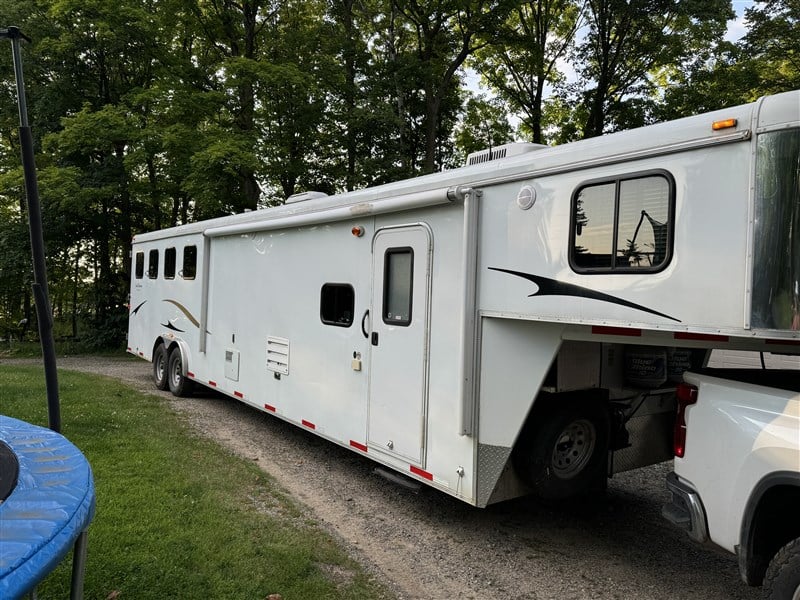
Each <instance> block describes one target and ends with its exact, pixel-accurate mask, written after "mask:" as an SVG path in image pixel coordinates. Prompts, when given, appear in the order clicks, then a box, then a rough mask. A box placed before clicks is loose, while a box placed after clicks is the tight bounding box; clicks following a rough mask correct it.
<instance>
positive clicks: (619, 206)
mask: <svg viewBox="0 0 800 600" xmlns="http://www.w3.org/2000/svg"><path fill="white" fill-rule="evenodd" d="M674 198H675V185H674V182H673V179H672V176H671V175H670V174H669V173H667V172H666V171H657V172H649V173H641V174H634V175H626V176H623V177H617V178H615V179H612V180H608V179H606V180H603V181H595V182H589V183H586V184H584V185H582V186H581V187H579V188H578V189H577V191H576V192H575V194H574V195H573V201H572V227H571V235H570V238H571V242H570V246H571V247H570V256H569V259H570V265H571V266H572V268H573V269H574V270H575V271H578V272H582V273H609V272H614V273H641V272H655V271H660V270H662V269H663V268H664V267H666V266H667V263H668V262H669V260H670V258H671V255H672V221H673V218H672V215H673V210H674V208H673V207H674V204H675V203H674Z"/></svg>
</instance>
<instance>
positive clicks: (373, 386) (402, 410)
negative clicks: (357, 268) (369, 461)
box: [368, 224, 432, 465]
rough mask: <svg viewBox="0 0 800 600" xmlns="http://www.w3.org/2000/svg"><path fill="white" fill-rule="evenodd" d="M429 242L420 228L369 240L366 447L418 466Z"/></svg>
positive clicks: (382, 231) (424, 379) (425, 377)
mask: <svg viewBox="0 0 800 600" xmlns="http://www.w3.org/2000/svg"><path fill="white" fill-rule="evenodd" d="M431 238H432V236H431V232H430V229H429V228H428V227H427V226H425V225H422V224H416V225H410V226H402V227H386V228H382V229H380V230H378V231H377V232H376V234H375V238H374V240H373V253H372V256H373V262H372V276H373V285H372V303H371V322H372V327H371V329H372V331H371V333H370V343H371V345H372V355H371V373H370V396H369V432H368V433H369V444H370V448H374V449H376V450H378V449H379V450H381V451H383V452H388V453H390V454H393V455H397V456H400V457H403V458H405V459H407V460H409V461H410V462H412V463H416V464H420V465H421V464H422V463H423V461H424V457H425V452H424V451H425V447H424V446H425V423H426V418H425V416H426V406H427V389H428V317H429V305H430V289H431V285H430V275H431V250H432V239H431Z"/></svg>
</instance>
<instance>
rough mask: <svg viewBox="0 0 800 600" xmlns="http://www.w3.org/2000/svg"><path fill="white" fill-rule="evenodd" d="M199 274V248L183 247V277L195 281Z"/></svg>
mask: <svg viewBox="0 0 800 600" xmlns="http://www.w3.org/2000/svg"><path fill="white" fill-rule="evenodd" d="M196 274H197V246H184V247H183V271H181V277H183V278H184V279H194V278H195V275H196Z"/></svg>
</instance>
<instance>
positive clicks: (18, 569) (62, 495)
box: [0, 415, 95, 600]
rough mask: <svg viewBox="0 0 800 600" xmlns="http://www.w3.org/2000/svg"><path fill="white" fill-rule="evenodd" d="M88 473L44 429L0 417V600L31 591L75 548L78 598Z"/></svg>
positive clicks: (90, 485) (88, 512)
mask: <svg viewBox="0 0 800 600" xmlns="http://www.w3.org/2000/svg"><path fill="white" fill-rule="evenodd" d="M94 511H95V493H94V479H93V477H92V469H91V467H90V466H89V463H88V462H87V460H86V458H85V457H84V456H83V454H82V453H81V451H80V450H78V449H77V448H76V447H75V446H74V445H73V444H72V443H70V442H69V441H68V440H67V439H66V438H65V437H64V436H62V435H61V434H59V433H56V432H54V431H51V430H50V429H45V428H43V427H37V426H36V425H31V424H30V423H26V422H24V421H19V420H17V419H12V418H11V417H6V416H3V415H0V598H3V599H4V600H5V599H9V600H10V599H12V598H20V597H23V596H25V594H27V593H29V592H31V591H32V590H34V589H35V587H36V585H37V584H38V583H39V582H40V581H42V580H43V579H44V578H45V577H46V576H47V574H48V573H50V572H51V571H52V570H53V569H55V567H56V566H57V565H58V564H59V563H60V562H61V560H62V559H63V558H64V557H65V556H66V555H67V553H68V552H69V550H70V549H72V548H73V547H74V548H75V553H74V558H73V570H72V577H73V579H72V597H73V598H75V597H81V596H82V593H83V591H82V590H83V570H84V564H85V557H86V529H87V527H88V526H89V523H91V521H92V518H93V517H94Z"/></svg>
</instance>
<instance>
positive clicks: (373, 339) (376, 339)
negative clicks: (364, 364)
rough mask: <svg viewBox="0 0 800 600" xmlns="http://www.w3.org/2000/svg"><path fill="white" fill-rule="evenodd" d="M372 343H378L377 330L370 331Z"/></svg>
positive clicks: (375, 344)
mask: <svg viewBox="0 0 800 600" xmlns="http://www.w3.org/2000/svg"><path fill="white" fill-rule="evenodd" d="M372 345H373V346H377V345H378V332H377V331H373V332H372Z"/></svg>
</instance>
